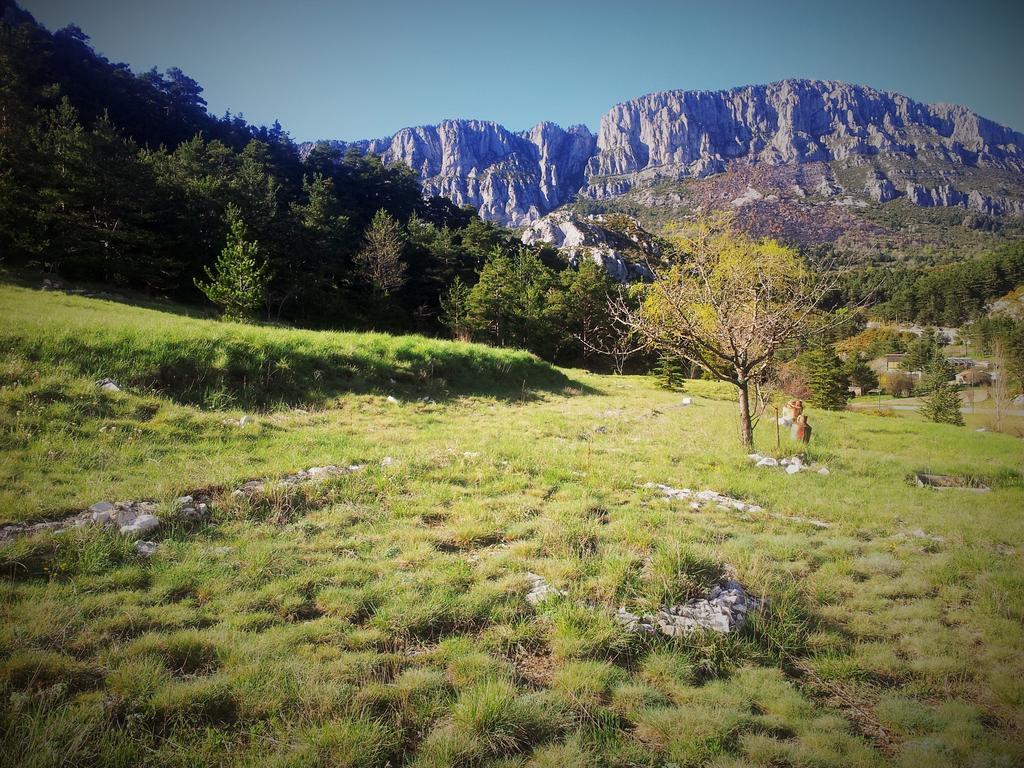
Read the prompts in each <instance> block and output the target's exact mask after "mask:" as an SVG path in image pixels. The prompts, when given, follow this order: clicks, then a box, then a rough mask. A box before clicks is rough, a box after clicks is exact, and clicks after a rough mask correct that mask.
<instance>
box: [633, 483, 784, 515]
mask: <svg viewBox="0 0 1024 768" xmlns="http://www.w3.org/2000/svg"><path fill="white" fill-rule="evenodd" d="M644 488H655V489H657V490H659V491H661V492H662V493H664V494H665V496H666V498H668V499H677V500H679V501H685V500H687V499H689V500H690V501H691V503H690V509H693V510H698V509H700V508H701V507H702V506H704V504H707V503H713V504H715V505H717V506H719V507H724V508H726V509H734V510H736V511H737V512H754V513H756V512H763V511H764V508H763V507H760V506H758V505H757V504H748V503H746V502H745V501H740V500H739V499H734V498H732V497H731V496H725V495H723V494H721V493H718V492H716V491H691V490H690V489H689V488H673V487H672V486H670V485H662V484H661V483H647V484H645V485H644Z"/></svg>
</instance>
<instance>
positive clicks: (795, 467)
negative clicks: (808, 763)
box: [747, 453, 830, 475]
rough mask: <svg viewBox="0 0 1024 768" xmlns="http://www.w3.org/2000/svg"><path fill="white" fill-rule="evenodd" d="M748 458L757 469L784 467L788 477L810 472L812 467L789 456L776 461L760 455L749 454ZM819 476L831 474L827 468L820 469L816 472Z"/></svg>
mask: <svg viewBox="0 0 1024 768" xmlns="http://www.w3.org/2000/svg"><path fill="white" fill-rule="evenodd" d="M747 458H748V459H750V460H751V461H752V462H754V466H755V467H782V468H783V469H785V470H786V474H787V475H795V474H796V473H797V472H803V471H810V470H811V469H812V467H811V466H810V465H809V464H804V460H803V459H802V458H800V457H799V456H787V457H785V458H782V459H775V458H772V457H771V456H762V455H761V454H760V453H749V454H747ZM814 471H816V472H817V473H818V474H819V475H828V474H830V473H829V471H828V469H827V468H825V467H819V468H818V469H816V470H814Z"/></svg>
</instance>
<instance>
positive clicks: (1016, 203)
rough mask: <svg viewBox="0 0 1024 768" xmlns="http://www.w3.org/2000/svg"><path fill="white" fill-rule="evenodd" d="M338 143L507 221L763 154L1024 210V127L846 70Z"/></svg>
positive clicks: (846, 190)
mask: <svg viewBox="0 0 1024 768" xmlns="http://www.w3.org/2000/svg"><path fill="white" fill-rule="evenodd" d="M328 143H329V144H330V145H331V146H334V147H335V148H338V149H343V150H347V149H349V148H354V149H356V150H357V151H360V152H372V153H374V154H379V155H380V156H381V157H382V159H383V160H384V162H385V163H396V162H402V163H405V164H406V165H409V166H410V167H411V168H413V169H414V170H416V172H417V174H418V176H419V178H420V182H421V184H422V185H423V189H424V193H425V194H439V195H444V196H446V197H450V198H451V199H452V200H453V201H454V202H456V203H457V204H461V205H472V206H473V207H475V208H477V209H478V210H479V212H480V214H481V215H482V216H483V217H484V218H487V219H490V220H492V221H496V222H499V223H502V224H505V225H510V226H521V225H526V224H529V223H531V222H534V221H537V220H538V219H540V218H541V217H543V216H544V215H546V214H548V213H550V212H551V211H554V210H556V209H558V208H559V207H561V206H564V205H566V204H567V203H571V202H574V201H579V200H591V201H597V202H601V201H610V200H615V199H619V198H622V197H623V196H624V195H627V194H628V193H629V192H631V191H633V190H638V189H645V188H650V187H654V186H657V185H659V184H664V183H678V182H684V181H687V182H692V181H693V180H698V181H699V180H702V179H708V178H712V177H715V176H718V175H720V174H724V173H726V172H727V171H730V170H732V169H735V168H739V167H755V168H757V167H764V166H767V167H769V168H779V169H784V168H790V169H791V168H792V167H793V166H801V167H802V166H806V167H807V173H806V174H797V175H798V176H800V175H807V176H808V177H814V179H815V182H814V184H812V185H810V186H802V185H801V182H800V181H799V179H798V180H797V181H796V182H794V183H793V184H792V185H791V186H793V187H795V192H794V194H795V195H796V196H797V197H799V198H814V199H820V198H824V199H831V200H833V201H845V200H846V199H847V198H849V202H843V203H842V204H844V205H854V206H859V205H861V203H865V204H867V205H872V204H884V203H887V202H889V201H891V200H895V199H898V198H901V199H905V200H906V201H908V202H910V203H911V204H913V205H915V206H917V207H919V208H940V207H941V208H959V209H963V210H964V211H965V212H970V213H973V214H979V215H984V216H990V217H992V216H994V217H1006V216H1010V215H1013V216H1017V215H1020V214H1022V213H1024V134H1022V133H1020V132H1018V131H1015V130H1013V129H1012V128H1009V127H1007V126H1004V125H1001V124H999V123H997V122H995V121H993V120H990V119H988V118H985V117H983V116H981V115H978V114H977V113H975V112H973V111H971V110H970V109H968V108H966V107H963V106H960V105H956V104H926V103H923V102H919V101H915V100H914V99H911V98H910V97H907V96H904V95H902V94H899V93H896V92H893V91H883V90H879V89H875V88H872V87H869V86H863V85H856V84H848V83H844V82H841V81H836V80H814V79H802V78H791V79H787V80H780V81H776V82H774V83H768V84H765V85H745V86H739V87H736V88H731V89H721V90H717V91H713V90H692V91H691V90H684V89H674V90H666V91H653V92H651V93H648V94H644V95H643V96H639V97H637V98H635V99H631V100H627V101H624V102H621V103H619V104H616V105H614V106H612V107H611V108H610V109H609V110H608V111H606V112H605V114H604V115H603V116H602V118H601V122H600V126H599V128H598V130H597V132H596V133H593V132H591V131H590V129H589V128H588V127H586V126H585V125H574V126H570V127H569V128H567V129H563V128H561V127H560V126H558V125H556V124H554V123H552V122H550V121H541V122H540V123H538V124H537V125H536V126H534V127H533V128H530V129H528V130H524V131H518V132H517V131H510V130H508V129H506V128H505V127H504V126H502V125H501V124H500V123H497V122H495V121H487V120H461V119H457V118H451V119H447V120H444V121H441V122H440V123H438V124H437V125H433V126H430V125H425V126H416V127H411V128H403V129H401V130H400V131H398V132H396V133H395V134H393V135H392V136H389V137H382V138H379V139H373V140H362V141H357V142H338V141H334V142H328ZM314 144H315V143H314V142H307V143H305V144H302V145H300V151H301V152H302V153H303V154H305V153H308V152H309V151H310V149H311V148H312V146H313V145H314ZM812 168H813V170H812ZM753 194H754V195H761V199H764V198H765V197H767V195H764V194H762V193H760V192H758V191H757V190H754V193H753Z"/></svg>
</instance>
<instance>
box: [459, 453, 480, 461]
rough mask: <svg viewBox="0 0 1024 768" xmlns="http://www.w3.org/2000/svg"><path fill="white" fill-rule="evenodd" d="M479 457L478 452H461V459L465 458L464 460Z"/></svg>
mask: <svg viewBox="0 0 1024 768" xmlns="http://www.w3.org/2000/svg"><path fill="white" fill-rule="evenodd" d="M479 455H480V452H479V451H463V452H462V457H463V458H465V459H475V458H476V457H477V456H479Z"/></svg>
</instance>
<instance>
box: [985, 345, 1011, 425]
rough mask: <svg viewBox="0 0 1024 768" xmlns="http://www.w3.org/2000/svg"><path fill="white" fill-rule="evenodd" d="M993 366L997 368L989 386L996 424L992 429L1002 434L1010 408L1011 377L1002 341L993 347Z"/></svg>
mask: <svg viewBox="0 0 1024 768" xmlns="http://www.w3.org/2000/svg"><path fill="white" fill-rule="evenodd" d="M992 364H993V366H994V368H995V370H994V371H993V375H992V379H991V381H992V383H991V385H989V395H990V396H991V398H992V411H993V413H992V416H993V422H994V423H993V425H992V427H993V429H995V431H996V432H1002V431H1003V419H1004V418H1005V417H1006V412H1007V410H1009V408H1010V382H1009V378H1010V377H1009V375H1008V373H1007V370H1006V349H1005V347H1004V345H1003V342H1002V340H1001V339H997V340H996V341H995V343H993V345H992Z"/></svg>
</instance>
